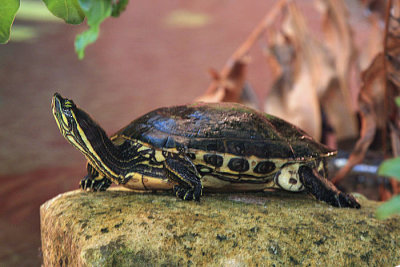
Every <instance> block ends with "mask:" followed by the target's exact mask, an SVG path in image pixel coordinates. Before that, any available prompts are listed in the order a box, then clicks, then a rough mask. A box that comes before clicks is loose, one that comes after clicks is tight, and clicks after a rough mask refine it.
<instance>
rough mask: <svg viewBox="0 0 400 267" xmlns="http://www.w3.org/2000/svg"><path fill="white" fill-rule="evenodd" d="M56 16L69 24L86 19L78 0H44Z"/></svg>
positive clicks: (78, 22)
mask: <svg viewBox="0 0 400 267" xmlns="http://www.w3.org/2000/svg"><path fill="white" fill-rule="evenodd" d="M43 2H44V3H45V4H46V6H47V8H48V9H49V10H50V12H51V13H53V15H54V16H56V17H59V18H61V19H63V20H64V21H65V22H66V23H69V24H80V23H82V21H83V20H84V19H85V14H84V13H83V11H82V9H81V7H80V6H79V3H78V0H43Z"/></svg>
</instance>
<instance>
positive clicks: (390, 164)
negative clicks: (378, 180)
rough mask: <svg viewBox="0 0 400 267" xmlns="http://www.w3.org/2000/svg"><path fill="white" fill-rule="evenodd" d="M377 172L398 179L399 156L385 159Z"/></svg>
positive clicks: (399, 176)
mask: <svg viewBox="0 0 400 267" xmlns="http://www.w3.org/2000/svg"><path fill="white" fill-rule="evenodd" d="M378 174H379V175H383V176H388V177H393V178H396V179H398V180H400V158H393V159H387V160H385V161H384V162H382V164H381V166H379V169H378Z"/></svg>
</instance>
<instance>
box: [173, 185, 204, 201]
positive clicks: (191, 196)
mask: <svg viewBox="0 0 400 267" xmlns="http://www.w3.org/2000/svg"><path fill="white" fill-rule="evenodd" d="M201 192H202V190H201V188H200V190H198V189H196V188H186V187H183V186H180V185H175V186H174V194H175V195H176V196H177V197H179V198H180V199H183V200H195V201H200V196H201Z"/></svg>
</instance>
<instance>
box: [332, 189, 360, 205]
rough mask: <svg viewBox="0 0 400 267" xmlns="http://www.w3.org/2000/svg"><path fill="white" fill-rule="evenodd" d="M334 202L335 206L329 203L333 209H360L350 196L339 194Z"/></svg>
mask: <svg viewBox="0 0 400 267" xmlns="http://www.w3.org/2000/svg"><path fill="white" fill-rule="evenodd" d="M336 200H337V202H336V205H335V203H331V204H332V205H333V206H335V207H340V208H355V209H359V208H361V205H360V203H358V201H357V199H356V198H355V197H354V196H353V195H351V194H346V193H343V192H340V193H339V195H337V199H336Z"/></svg>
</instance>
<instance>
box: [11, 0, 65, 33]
mask: <svg viewBox="0 0 400 267" xmlns="http://www.w3.org/2000/svg"><path fill="white" fill-rule="evenodd" d="M15 19H16V20H18V21H21V20H26V21H29V22H31V21H43V22H46V21H48V22H58V23H64V21H63V20H62V19H60V18H57V17H55V16H54V15H53V14H52V13H51V12H50V11H49V9H48V8H47V7H46V5H45V4H44V3H43V2H40V1H22V2H21V6H20V7H19V10H18V13H17V16H16V17H15ZM14 27H15V26H13V31H14ZM11 38H12V34H11Z"/></svg>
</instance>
